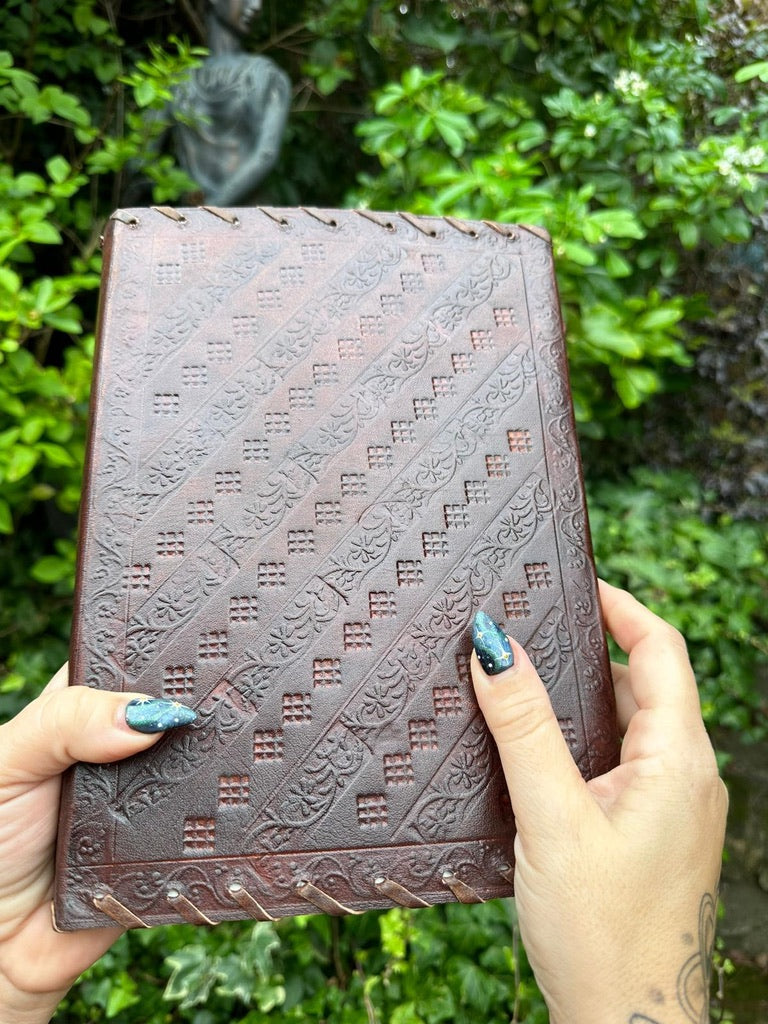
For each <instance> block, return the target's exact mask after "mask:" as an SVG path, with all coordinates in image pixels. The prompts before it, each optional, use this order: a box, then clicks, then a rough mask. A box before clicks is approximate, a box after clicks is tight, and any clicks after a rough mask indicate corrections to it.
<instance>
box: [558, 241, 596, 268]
mask: <svg viewBox="0 0 768 1024" xmlns="http://www.w3.org/2000/svg"><path fill="white" fill-rule="evenodd" d="M558 248H559V249H560V251H561V253H562V255H564V256H566V257H567V258H568V259H569V260H571V261H572V262H573V263H578V265H579V266H580V267H594V265H595V264H596V263H597V255H596V253H595V252H593V250H592V249H588V248H587V246H586V245H582V244H581V243H580V242H561V243H560V246H559V247H558ZM556 251H557V250H556Z"/></svg>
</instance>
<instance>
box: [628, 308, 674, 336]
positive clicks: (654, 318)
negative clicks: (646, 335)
mask: <svg viewBox="0 0 768 1024" xmlns="http://www.w3.org/2000/svg"><path fill="white" fill-rule="evenodd" d="M682 318H683V311H682V310H681V309H678V308H677V307H676V306H675V307H672V306H661V307H659V308H658V309H650V310H648V312H647V313H643V315H642V316H640V317H638V319H637V327H638V329H639V330H641V331H662V330H666V329H667V328H668V327H673V326H674V325H675V324H676V323H679V322H680V320H682Z"/></svg>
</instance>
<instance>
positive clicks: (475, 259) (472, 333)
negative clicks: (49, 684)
mask: <svg viewBox="0 0 768 1024" xmlns="http://www.w3.org/2000/svg"><path fill="white" fill-rule="evenodd" d="M104 256H105V259H104V279H103V288H102V299H101V310H100V316H99V328H98V351H97V361H96V369H95V378H94V384H93V397H92V417H91V430H90V442H89V453H88V461H87V473H86V484H85V489H84V495H83V505H82V512H81V535H80V553H79V569H78V585H77V591H76V599H75V621H74V627H73V636H72V649H71V662H70V670H71V682H72V683H73V684H85V685H87V686H93V687H99V688H104V689H112V690H127V691H138V692H140V693H146V694H149V695H151V696H157V697H168V698H171V699H178V700H179V701H181V702H183V703H185V704H187V705H189V706H191V707H193V708H195V709H196V711H197V713H198V718H197V721H196V722H195V723H194V724H193V725H190V726H188V727H184V728H180V729H177V730H172V731H170V732H168V733H166V734H165V735H164V736H163V737H162V738H161V739H160V741H159V742H158V743H157V744H156V745H155V746H154V747H153V748H152V749H151V750H149V751H148V752H146V753H144V754H140V755H138V756H136V757H133V758H130V759H128V760H126V761H123V762H119V763H115V764H110V765H88V764H81V765H78V766H77V767H76V768H74V769H73V770H72V771H71V772H70V773H69V775H68V777H67V778H66V780H65V789H64V794H63V802H62V811H61V819H60V835H59V845H58V852H57V879H56V894H55V920H56V924H57V927H59V928H61V929H76V928H83V927H93V926H100V925H103V926H106V925H112V924H113V923H114V922H115V921H117V922H119V923H120V924H122V925H124V926H126V927H140V926H150V925H155V924H162V923H168V922H175V921H185V920H186V921H192V922H197V923H212V922H217V921H221V920H234V919H243V918H250V917H252V918H262V919H263V918H267V919H269V918H276V917H280V916H284V915H292V914H303V913H309V912H316V911H320V912H326V913H329V914H342V913H356V912H360V911H363V910H367V909H369V908H377V907H378V908H383V907H389V906H393V905H398V904H399V905H403V906H407V907H420V906H426V905H430V904H434V903H441V902H446V901H450V900H458V901H461V902H468V903H469V902H476V901H481V900H487V899H491V898H494V897H499V896H505V895H510V894H511V892H512V877H513V873H512V872H513V838H514V820H513V816H512V811H511V808H510V806H509V798H508V796H507V793H506V789H505V786H504V781H503V777H502V774H501V770H500V766H499V764H498V761H497V755H496V751H495V747H494V743H493V740H492V738H491V737H490V734H489V733H488V731H487V729H486V727H485V725H484V722H483V720H482V716H481V715H480V713H479V710H478V708H477V705H476V703H475V700H474V695H473V690H472V684H471V679H470V674H469V660H470V653H471V624H472V618H473V614H474V612H475V610H476V609H478V608H482V609H483V610H485V611H486V612H488V613H489V614H490V615H491V616H492V617H493V618H494V619H495V620H497V621H498V622H499V623H500V624H501V625H502V627H503V628H504V629H505V630H506V632H508V633H510V634H511V635H513V636H514V637H515V638H516V639H518V640H519V641H520V642H522V643H523V644H524V645H525V647H526V648H527V650H528V651H529V653H530V654H531V656H532V658H533V660H534V662H535V664H536V665H537V668H538V670H539V672H540V674H541V676H542V678H543V679H544V681H545V683H546V685H547V687H548V690H549V693H550V696H551V699H552V703H553V706H554V708H555V711H556V714H557V718H558V720H559V722H560V726H561V728H562V731H563V734H564V736H565V738H566V740H567V742H568V744H569V746H570V749H571V751H572V753H573V756H574V758H575V760H576V762H577V764H578V765H579V768H580V769H581V771H582V773H583V774H584V776H586V777H590V776H593V775H596V774H601V773H603V772H605V771H606V770H608V769H609V768H610V767H612V766H613V765H614V764H615V763H616V760H617V756H618V739H617V732H616V723H615V709H614V704H613V691H612V686H611V683H610V673H609V666H608V660H607V654H606V648H605V639H604V634H603V628H602V623H601V616H600V610H599V604H598V600H597V591H596V581H595V573H594V566H593V562H592V555H591V549H590V542H589V537H588V528H587V521H586V512H585V505H584V495H583V485H582V478H581V470H580V464H579V455H578V449H577V443H576V437H575V432H574V424H573V416H572V406H571V398H570V392H569V387H568V377H567V369H566V358H565V348H564V342H563V334H562V324H561V317H560V311H559V305H558V300H557V293H556V287H555V281H554V274H553V264H552V253H551V245H550V242H549V239H548V237H547V235H546V234H545V233H544V232H543V231H541V230H539V229H536V228H530V227H520V226H513V225H506V224H504V225H502V224H492V223H487V222H482V223H481V222H467V221H464V222H462V221H456V220H452V219H450V218H444V219H441V218H427V217H415V216H412V215H409V214H404V213H403V214H394V213H393V214H386V213H371V212H369V211H351V210H344V211H338V210H335V211H329V210H310V209H296V210H293V209H291V210H288V209H267V208H252V209H242V210H222V209H215V208H200V209H190V210H176V209H171V208H168V207H158V208H153V209H140V210H122V211H118V212H117V213H115V214H114V215H113V217H112V218H111V220H110V222H109V225H108V228H107V231H106V234H105V239H104Z"/></svg>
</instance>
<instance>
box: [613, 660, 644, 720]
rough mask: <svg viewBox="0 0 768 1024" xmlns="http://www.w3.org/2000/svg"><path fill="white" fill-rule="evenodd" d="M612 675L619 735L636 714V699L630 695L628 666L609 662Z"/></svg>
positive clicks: (630, 685) (630, 684) (630, 686)
mask: <svg viewBox="0 0 768 1024" xmlns="http://www.w3.org/2000/svg"><path fill="white" fill-rule="evenodd" d="M611 674H612V676H613V692H614V694H615V696H616V718H617V721H618V724H619V734H620V735H621V736H623V735H624V733H625V732H626V731H627V728H628V727H629V723H630V722H631V721H632V718H633V717H634V716H635V715H636V714H637V711H638V707H637V701H636V700H635V698H634V696H633V695H632V683H631V680H630V677H629V666H628V665H620V664H618V663H617V662H615V661H612V662H611Z"/></svg>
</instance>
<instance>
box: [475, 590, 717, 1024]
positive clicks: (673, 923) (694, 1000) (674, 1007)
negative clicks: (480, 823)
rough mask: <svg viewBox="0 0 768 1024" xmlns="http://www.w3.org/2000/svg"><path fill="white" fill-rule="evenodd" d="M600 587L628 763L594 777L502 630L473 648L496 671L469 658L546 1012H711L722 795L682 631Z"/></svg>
mask: <svg viewBox="0 0 768 1024" xmlns="http://www.w3.org/2000/svg"><path fill="white" fill-rule="evenodd" d="M600 595H601V601H602V607H603V613H604V616H605V620H606V623H607V626H608V630H609V632H610V633H611V635H612V636H613V637H614V639H615V640H616V642H617V643H618V644H619V646H620V647H621V648H622V649H623V650H624V651H625V652H627V653H628V654H629V664H628V666H621V665H614V667H613V669H614V683H615V688H616V702H617V706H618V716H619V726H620V729H621V733H622V735H623V737H624V739H623V743H622V748H621V764H620V765H619V766H618V767H616V768H614V769H613V771H611V772H609V773H608V774H607V775H604V776H602V777H600V778H597V779H593V780H592V781H591V782H584V781H583V779H582V777H581V775H580V774H579V772H578V770H577V768H576V766H575V764H574V762H573V759H572V758H571V755H570V753H569V751H568V747H567V746H566V743H565V741H564V739H563V737H562V735H561V732H560V729H559V727H558V724H557V720H556V718H555V715H554V713H553V711H552V707H551V705H550V702H549V699H548V696H547V692H546V690H545V688H544V685H543V684H542V682H541V680H540V679H539V677H538V675H537V674H536V670H535V669H534V667H533V665H532V664H531V662H530V661H529V659H528V657H527V655H526V654H525V652H524V651H523V649H522V648H521V647H520V645H519V644H517V643H515V642H514V641H512V642H511V644H510V645H509V646H510V648H511V653H512V654H513V656H514V667H513V668H511V669H504V668H503V667H502V666H503V661H502V660H501V658H502V657H503V644H504V640H503V634H501V636H498V635H496V636H495V637H491V638H490V639H489V638H486V637H482V636H481V639H480V641H479V642H478V641H476V645H475V648H476V651H477V652H478V653H479V654H480V656H481V658H482V660H483V662H484V664H485V666H486V669H489V670H490V671H494V670H495V671H496V672H497V674H495V675H494V674H487V672H486V671H484V670H483V668H481V666H480V664H479V662H478V660H477V658H476V657H475V658H473V665H472V674H473V680H474V685H475V691H476V693H477V698H478V701H479V703H480V707H481V709H482V711H483V714H484V715H485V718H486V721H487V722H488V725H489V727H490V729H491V732H492V733H493V735H494V738H495V740H496V743H497V745H498V749H499V755H500V758H501V763H502V766H503V769H504V773H505V776H506V780H507V784H508V786H509V791H510V796H511V800H512V807H513V810H514V812H515V819H516V824H517V837H516V840H515V856H516V865H515V894H516V898H517V907H518V911H519V920H520V931H521V933H522V937H523V942H524V943H525V947H526V951H527V954H528V958H529V960H530V963H531V966H532V967H533V970H534V972H535V974H536V979H537V981H538V983H539V986H540V988H541V990H542V993H543V994H544V997H545V999H546V1001H547V1005H548V1007H549V1011H550V1020H551V1021H552V1024H602V1022H605V1024H609V1022H610V1024H683V1022H684V1024H690V1022H692V1021H693V1022H694V1024H706V1022H707V1021H708V1020H709V1014H708V1006H709V977H710V963H711V954H712V944H713V941H714V926H715V908H716V900H717V895H716V894H717V883H718V878H719V874H720V863H721V855H722V848H723V839H724V832H725V818H726V811H727V805H728V800H727V794H726V790H725V787H724V785H723V783H722V782H721V780H720V779H719V778H718V774H717V766H716V763H715V757H714V753H713V751H712V747H711V744H710V742H709V739H708V737H707V734H706V731H705V729H704V724H703V722H702V719H701V711H700V707H699V699H698V692H697V689H696V681H695V679H694V677H693V672H692V670H691V666H690V662H689V660H688V656H687V653H686V649H685V643H684V641H683V638H682V637H681V636H680V634H679V633H678V632H677V631H676V630H674V629H673V628H672V627H671V626H669V625H668V624H667V623H665V622H664V621H663V620H662V619H660V618H658V617H657V616H656V615H654V614H653V613H652V612H650V611H649V610H648V609H647V608H645V607H643V605H641V604H639V602H637V601H636V600H635V599H634V598H633V597H631V596H630V595H629V594H627V593H625V592H624V591H622V590H617V589H616V588H615V587H611V586H608V585H607V584H601V588H600ZM499 633H500V631H499V630H497V634H499ZM494 644H495V645H496V646H495V647H494ZM499 644H501V647H499V646H498V645H499ZM489 647H490V648H491V649H490V650H488V648H489ZM500 651H501V652H502V654H501V655H500V654H499V652H500ZM489 656H490V660H489Z"/></svg>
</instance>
